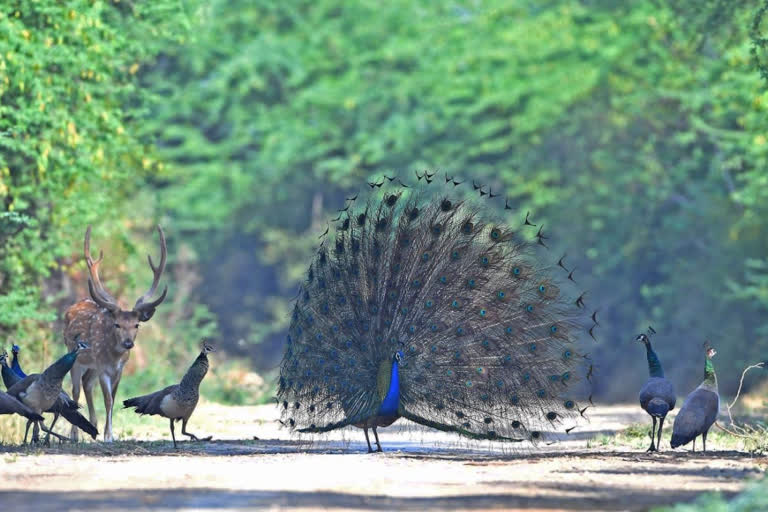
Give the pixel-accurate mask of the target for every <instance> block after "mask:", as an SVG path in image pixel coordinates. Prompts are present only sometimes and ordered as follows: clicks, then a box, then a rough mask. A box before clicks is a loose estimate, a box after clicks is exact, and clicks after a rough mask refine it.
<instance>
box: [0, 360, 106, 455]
mask: <svg viewBox="0 0 768 512" xmlns="http://www.w3.org/2000/svg"><path fill="white" fill-rule="evenodd" d="M12 351H13V355H14V361H15V362H16V370H14V369H13V367H12V366H8V362H7V360H6V357H7V355H6V354H2V355H0V372H2V378H3V384H5V387H6V388H10V387H11V386H13V385H14V384H16V383H17V382H19V381H21V380H22V379H23V378H25V377H27V375H26V373H24V371H23V370H22V369H21V366H20V364H19V362H18V353H19V346H18V345H14V346H13V349H12ZM20 375H24V377H21V376H20ZM78 409H80V406H79V405H78V404H77V402H75V401H74V400H72V398H70V396H69V395H68V394H67V392H66V391H64V390H63V389H62V390H61V392H60V393H59V398H58V399H57V400H56V401H55V402H54V403H53V405H51V406H50V407H49V408H48V409H46V410H45V411H44V412H51V413H53V414H54V418H53V422H52V423H51V430H52V429H53V425H55V424H56V421H57V420H58V419H59V416H63V417H64V419H65V420H67V421H68V422H69V423H70V424H72V425H74V426H76V427H77V428H79V429H80V430H82V431H83V432H85V433H86V434H88V435H89V436H91V438H92V439H95V438H96V436H97V435H99V431H98V430H97V429H96V427H95V426H94V425H93V423H91V422H90V421H88V419H87V418H86V417H85V416H83V415H82V414H80V412H79V411H78ZM37 428H38V427H37V424H35V430H34V433H33V438H36V437H37ZM24 441H25V442H26V435H25V436H24Z"/></svg>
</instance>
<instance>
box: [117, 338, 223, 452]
mask: <svg viewBox="0 0 768 512" xmlns="http://www.w3.org/2000/svg"><path fill="white" fill-rule="evenodd" d="M214 350H215V349H214V348H213V345H211V344H209V343H206V342H205V341H203V342H202V343H201V346H200V355H198V356H197V359H195V362H194V363H192V366H190V367H189V370H187V373H185V374H184V377H182V379H181V382H180V383H179V384H174V385H172V386H168V387H167V388H164V389H161V390H160V391H156V392H154V393H150V394H149V395H144V396H137V397H135V398H129V399H128V400H124V401H123V406H124V407H125V408H130V407H135V411H136V413H137V414H141V415H144V414H150V415H157V416H163V417H164V418H168V419H169V420H170V422H171V439H173V447H174V448H176V433H175V432H174V427H173V422H174V421H179V420H181V433H182V434H184V435H185V436H188V437H189V438H191V439H194V440H195V441H201V440H202V441H210V439H211V437H210V436H209V437H206V438H204V439H198V437H197V436H196V435H195V434H192V433H190V432H187V422H188V421H189V418H190V417H191V416H192V413H193V412H195V407H197V401H198V400H199V399H200V383H201V382H202V381H203V378H204V377H205V374H206V373H208V354H209V353H211V352H213V351H214Z"/></svg>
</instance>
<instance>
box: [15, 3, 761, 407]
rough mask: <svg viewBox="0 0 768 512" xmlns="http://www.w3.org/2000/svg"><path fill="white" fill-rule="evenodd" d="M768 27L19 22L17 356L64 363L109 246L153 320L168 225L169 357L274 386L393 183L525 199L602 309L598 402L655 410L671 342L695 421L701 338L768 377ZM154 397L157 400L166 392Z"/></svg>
mask: <svg viewBox="0 0 768 512" xmlns="http://www.w3.org/2000/svg"><path fill="white" fill-rule="evenodd" d="M763 3H764V2H758V1H754V2H747V3H746V4H739V5H738V6H733V5H732V3H730V2H727V1H724V0H708V1H706V2H703V3H700V4H697V5H696V6H695V7H694V6H692V5H688V4H686V3H680V2H670V1H666V0H645V1H640V2H631V3H626V2H621V3H616V2H605V1H601V0H591V1H584V2H571V1H564V0H557V1H554V2H548V3H547V4H546V5H543V4H541V3H538V2H524V1H518V2H504V1H501V0H487V1H483V2H475V3H470V4H467V5H463V4H451V3H428V4H420V3H414V2H408V1H405V0H395V1H393V2H388V3H384V4H381V3H375V2H370V1H358V2H343V3H342V2H338V1H335V0H317V1H313V2H308V1H299V2H288V3H286V2H268V1H266V0H261V1H256V2H254V1H244V0H233V1H224V0H210V1H203V0H198V1H193V2H174V1H171V0H159V1H155V2H133V3H131V2H105V1H86V0H80V1H73V2H68V3H66V5H65V4H64V3H61V2H54V1H52V0H49V1H38V2H32V1H22V0H15V1H14V2H12V3H11V4H10V5H9V6H7V8H4V9H3V11H2V14H1V15H0V200H2V202H3V204H4V208H3V209H2V212H0V213H2V214H3V215H5V216H3V217H0V220H1V221H2V227H0V237H3V238H2V241H3V244H2V245H1V246H0V257H1V259H0V292H1V293H0V310H1V312H0V334H3V335H6V336H16V337H22V338H25V339H34V340H41V341H40V342H39V345H40V346H39V347H38V348H35V349H34V350H37V351H38V352H36V353H35V355H36V356H37V355H40V356H41V357H42V356H43V355H47V354H49V352H55V351H56V350H59V349H60V348H59V347H58V345H55V347H57V348H55V349H48V348H46V347H47V345H46V343H47V342H48V341H50V340H53V338H54V337H53V332H52V331H51V329H50V325H49V324H47V323H46V322H47V321H48V320H50V318H51V315H52V314H53V312H59V313H60V312H61V311H62V310H63V309H64V307H66V305H68V304H69V303H71V302H72V301H73V299H74V298H75V297H76V296H78V295H79V296H82V295H83V294H84V289H83V288H82V285H83V282H84V280H83V279H82V275H76V272H78V271H79V270H81V268H80V264H79V263H77V264H76V265H75V263H76V262H78V261H79V258H73V255H77V253H78V251H79V244H80V240H81V237H82V233H83V231H84V227H85V225H86V224H88V223H93V224H94V225H95V229H94V238H95V239H98V243H95V244H96V245H97V246H98V247H104V248H106V249H107V255H108V256H107V258H108V259H107V260H106V261H105V273H106V276H105V278H106V281H107V286H108V287H109V288H110V290H112V291H113V292H115V294H116V295H119V296H121V297H122V296H125V297H126V299H128V298H129V297H134V296H137V293H140V291H141V289H142V288H143V287H144V286H146V284H145V283H146V279H147V269H146V265H145V263H144V262H143V261H142V260H141V258H140V257H138V255H139V254H143V253H144V252H145V251H146V250H152V248H153V247H155V245H154V241H153V239H152V238H150V233H151V225H152V224H153V222H155V221H156V219H157V218H162V222H163V225H164V226H165V227H166V229H167V231H168V233H169V245H170V249H171V256H170V257H171V259H170V265H169V266H170V273H169V275H168V276H167V278H168V279H169V280H170V282H171V286H170V290H171V295H170V296H169V299H168V304H165V305H164V306H163V308H162V309H161V310H160V311H159V313H158V316H157V317H156V319H154V320H153V322H152V325H154V327H152V328H151V329H149V331H150V332H149V333H147V332H145V333H144V334H142V335H141V336H142V338H141V339H140V341H139V343H140V346H143V345H142V344H143V343H144V342H143V341H142V339H146V340H147V343H146V346H147V347H153V348H152V352H151V353H148V354H147V356H152V357H156V358H166V357H173V358H175V357H178V358H180V360H185V359H184V358H185V357H186V356H187V355H188V354H189V351H191V350H193V347H194V345H195V344H196V343H197V341H198V340H199V337H200V336H202V335H213V334H216V335H217V336H216V337H217V338H219V340H220V343H221V344H222V345H223V346H224V347H225V348H226V349H227V351H228V352H229V353H234V354H241V355H249V356H251V357H252V358H253V360H254V362H255V364H256V366H257V367H259V368H260V369H266V368H272V367H273V366H274V364H275V363H276V361H277V359H278V358H279V357H280V354H281V352H282V348H283V346H282V344H283V333H284V328H285V325H286V323H287V318H288V314H287V313H288V311H289V307H290V298H291V297H292V296H293V295H294V293H295V290H296V286H297V284H298V282H299V281H300V280H301V279H302V276H303V272H304V270H305V266H306V262H307V261H308V258H309V255H310V254H311V252H312V250H313V248H314V247H315V245H316V243H317V238H316V237H317V234H319V232H321V231H322V230H323V229H324V221H325V219H326V218H328V217H329V216H331V215H333V211H334V210H335V209H336V208H338V207H339V205H341V204H342V203H343V198H344V197H345V195H348V194H353V193H355V192H364V190H363V187H365V186H364V185H363V181H364V180H365V179H366V178H369V177H371V176H372V175H374V174H376V173H381V172H385V171H387V172H389V171H392V170H394V171H397V172H399V173H400V175H401V176H402V177H403V178H410V179H412V170H413V169H422V168H434V167H437V168H439V169H440V170H441V171H447V172H448V173H449V174H456V175H458V176H460V177H461V178H468V179H470V180H471V179H474V180H476V181H478V182H482V183H484V184H486V185H490V186H492V187H493V188H494V190H502V189H503V190H504V191H505V195H506V196H507V197H508V198H509V199H510V202H511V203H513V204H514V205H515V207H516V208H517V210H519V211H523V212H524V211H528V210H530V211H531V214H532V217H533V218H534V219H536V221H537V222H539V223H544V224H545V225H546V226H547V229H548V230H549V231H550V233H551V234H552V236H553V242H556V245H555V246H554V248H553V253H554V252H555V251H557V254H553V256H555V258H557V257H559V255H560V254H561V253H560V252H559V251H561V250H567V251H568V258H567V260H566V261H567V263H568V265H569V267H570V266H576V267H577V271H576V274H575V275H576V279H577V281H578V282H579V284H580V285H581V286H583V287H585V288H586V289H588V290H589V294H588V295H587V304H588V306H589V307H592V308H599V309H600V313H599V317H600V327H599V328H598V329H597V333H598V335H599V338H600V339H601V344H600V345H599V346H597V347H595V349H594V350H593V351H592V356H593V358H595V365H596V379H595V382H596V385H597V386H598V388H601V389H600V391H602V392H603V394H604V396H606V397H621V398H628V397H633V396H634V393H635V391H636V389H635V387H631V386H616V385H614V383H615V382H616V379H618V378H619V377H621V378H622V379H624V380H627V381H629V379H630V378H631V379H632V381H633V382H635V381H636V382H638V383H639V382H641V380H642V378H643V374H644V372H645V365H644V361H643V354H642V351H641V350H639V349H638V347H637V346H636V345H633V344H631V343H630V341H629V340H631V339H632V338H633V337H634V335H635V334H636V332H638V331H639V330H641V329H645V327H646V326H647V325H648V324H649V323H650V324H652V325H654V327H655V328H656V329H657V330H658V331H659V335H658V336H657V337H656V338H655V342H656V344H657V351H658V352H659V355H660V357H661V358H662V361H663V363H664V365H665V369H666V370H667V373H668V374H669V375H670V376H671V377H672V378H673V380H674V381H675V383H676V385H677V386H678V389H679V390H681V393H683V392H684V390H688V389H691V388H692V387H693V386H695V385H696V384H697V383H698V381H699V380H700V378H701V375H700V374H701V371H700V370H701V354H700V345H701V342H702V341H703V340H704V338H707V337H708V338H709V339H710V340H711V341H712V344H713V345H714V346H716V347H717V348H718V349H719V352H720V355H719V356H718V360H717V361H716V365H717V369H718V375H719V377H720V384H721V388H722V389H724V390H726V391H727V390H729V389H732V388H733V387H734V385H735V383H736V382H735V380H736V375H737V373H736V370H737V369H741V368H743V367H744V366H745V365H746V364H749V363H752V362H754V361H755V360H761V359H764V353H765V351H766V350H767V349H768V321H767V320H766V318H768V315H766V310H767V309H768V270H767V269H768V259H766V254H768V239H767V238H766V237H765V233H766V232H768V220H766V219H768V207H767V206H766V205H768V186H766V185H768V175H766V172H765V169H766V166H767V165H768V116H766V109H767V108H768V94H767V93H766V92H765V82H764V81H763V80H762V79H761V76H760V74H759V72H758V71H757V70H756V69H755V60H754V59H755V58H758V59H759V57H760V55H759V51H758V54H757V57H755V56H754V55H751V54H750V49H751V47H752V46H754V45H758V43H756V42H755V41H759V40H760V39H759V38H760V37H762V36H761V35H760V34H761V29H760V27H759V25H760V23H758V24H757V25H758V26H757V27H756V28H755V20H756V15H757V14H758V13H759V12H760V11H759V8H760V7H761V5H762V4H763ZM758 46H759V45H758ZM761 48H762V47H758V48H757V50H760V49H761ZM394 171H392V172H394ZM517 210H516V213H515V215H514V216H512V217H509V220H510V222H512V223H514V224H517V223H518V222H519V221H520V220H521V219H520V218H519V215H518V214H519V211H517ZM11 215H15V216H13V217H12V216H11ZM557 242H559V243H557ZM198 274H200V275H198ZM70 277H74V278H75V279H74V281H73V282H74V283H76V285H77V286H79V287H80V288H78V289H75V290H74V291H73V290H72V287H71V286H69V285H68V283H69V281H68V279H69V278H70ZM64 290H66V291H64ZM190 304H199V305H200V306H199V307H200V308H201V309H199V310H195V309H194V308H190ZM3 306H6V307H3ZM208 308H210V312H212V315H209V310H208ZM150 339H155V340H157V341H156V342H155V344H152V342H151V341H149V340H150ZM35 343H38V342H37V341H36V342H35ZM138 371H139V374H140V375H141V376H142V381H141V386H140V387H141V388H142V389H141V392H144V391H147V390H148V389H147V388H148V387H150V384H151V385H154V384H158V385H159V384H161V381H163V382H164V381H165V380H167V378H169V377H170V376H167V375H166V372H164V371H163V370H161V369H158V368H151V367H150V366H143V367H141V368H139V369H138ZM130 385H131V386H132V385H134V384H130ZM136 385H137V386H138V385H139V384H136ZM145 385H146V387H144V386H145ZM137 391H138V389H137ZM222 393H223V395H222V396H224V395H226V396H231V397H234V398H236V399H238V400H241V399H243V398H242V396H240V397H239V398H238V397H236V396H235V395H237V392H236V391H233V390H229V391H222Z"/></svg>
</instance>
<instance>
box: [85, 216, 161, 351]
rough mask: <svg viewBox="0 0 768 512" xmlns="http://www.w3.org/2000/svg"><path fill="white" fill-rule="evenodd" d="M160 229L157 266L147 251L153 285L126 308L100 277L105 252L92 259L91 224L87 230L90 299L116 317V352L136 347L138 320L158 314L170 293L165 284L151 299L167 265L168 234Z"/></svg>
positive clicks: (146, 319)
mask: <svg viewBox="0 0 768 512" xmlns="http://www.w3.org/2000/svg"><path fill="white" fill-rule="evenodd" d="M157 231H158V233H159V234H160V264H159V265H158V266H155V264H154V262H153V261H152V256H149V255H147V260H148V261H149V267H150V268H151V269H152V273H153V274H154V278H153V279H152V286H150V287H149V290H148V291H147V293H145V294H144V295H142V296H141V297H139V299H138V300H137V301H136V304H134V306H133V309H131V310H124V309H122V308H120V306H119V305H118V303H117V300H115V298H114V297H113V296H112V295H110V294H109V292H107V290H106V289H104V286H103V285H102V284H101V279H99V264H100V263H101V261H102V259H103V258H104V252H103V251H99V258H98V259H97V260H95V261H94V260H93V258H91V226H88V229H87V230H86V231H85V247H84V251H85V263H86V264H87V265H88V274H89V277H88V291H89V292H90V294H91V299H93V301H94V302H95V303H96V304H98V305H99V306H101V307H102V308H104V309H106V310H107V311H108V312H109V314H110V315H111V317H112V319H114V323H113V325H112V333H113V338H114V340H115V349H116V350H117V352H126V351H128V350H130V349H132V348H133V344H134V340H135V339H136V334H137V333H138V330H139V323H140V322H146V321H148V320H149V319H150V318H152V315H154V314H155V308H156V307H157V306H158V305H160V303H161V302H163V300H164V299H165V295H166V294H167V293H168V286H165V288H164V289H163V293H161V294H160V296H159V297H158V298H157V299H155V300H152V296H153V295H154V294H155V292H156V291H157V285H158V284H159V283H160V276H161V275H162V274H163V270H164V269H165V258H166V255H167V250H166V245H165V234H164V233H163V229H162V228H161V227H160V226H157Z"/></svg>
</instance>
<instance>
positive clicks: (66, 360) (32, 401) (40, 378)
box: [8, 341, 89, 444]
mask: <svg viewBox="0 0 768 512" xmlns="http://www.w3.org/2000/svg"><path fill="white" fill-rule="evenodd" d="M88 348H89V346H88V345H87V344H86V343H84V342H82V341H79V342H78V343H77V345H76V346H75V348H74V349H73V350H72V351H71V352H68V353H66V354H64V355H63V356H62V357H60V358H59V359H58V360H57V361H55V362H54V363H53V364H52V365H50V366H49V367H48V368H46V369H45V370H44V371H43V373H41V374H33V375H28V376H26V377H24V378H23V379H21V380H19V381H18V382H16V383H15V384H13V385H12V386H11V387H10V388H8V394H9V395H11V396H13V397H15V398H16V399H17V400H19V401H20V402H22V403H23V404H24V405H26V406H27V407H29V408H30V409H32V410H33V411H35V412H36V413H37V414H38V415H39V414H41V413H43V412H45V411H48V410H50V409H51V408H52V407H54V405H55V404H56V403H57V401H58V400H61V391H62V389H61V383H62V381H63V380H64V377H65V376H66V375H67V373H68V372H69V370H70V369H71V368H72V365H73V364H74V363H75V361H76V360H77V356H78V354H79V353H80V352H81V351H83V350H87V349H88ZM56 418H58V415H56V416H55V417H54V421H53V423H51V428H46V427H45V425H44V424H43V422H42V421H41V420H33V419H31V418H30V419H29V421H28V422H27V433H28V432H29V426H30V424H31V423H35V424H38V425H40V428H42V429H43V430H44V431H45V432H46V433H47V434H48V436H46V444H48V440H49V438H50V435H51V434H52V435H54V436H56V437H58V438H59V439H61V440H65V439H66V438H64V437H62V436H60V435H58V434H56V433H55V432H53V426H54V424H55V423H56ZM27 433H25V434H24V439H25V440H26V437H27Z"/></svg>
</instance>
